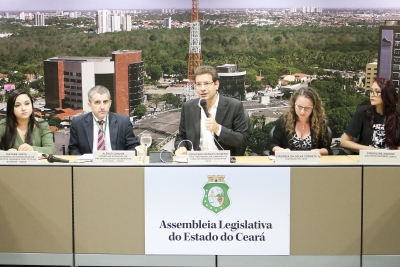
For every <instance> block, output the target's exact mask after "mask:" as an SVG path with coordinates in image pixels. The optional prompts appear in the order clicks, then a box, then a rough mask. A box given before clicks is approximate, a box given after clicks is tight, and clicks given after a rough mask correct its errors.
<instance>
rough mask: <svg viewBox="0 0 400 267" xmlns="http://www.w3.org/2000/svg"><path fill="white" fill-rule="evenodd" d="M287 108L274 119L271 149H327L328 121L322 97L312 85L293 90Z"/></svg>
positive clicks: (320, 151)
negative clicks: (275, 120)
mask: <svg viewBox="0 0 400 267" xmlns="http://www.w3.org/2000/svg"><path fill="white" fill-rule="evenodd" d="M289 103H290V108H289V110H288V111H287V112H286V113H285V114H283V115H282V116H281V117H280V118H279V119H278V120H277V122H276V126H275V129H274V133H273V136H272V140H271V150H272V151H273V152H275V151H278V150H317V151H318V153H319V154H320V155H327V154H329V153H330V144H329V134H328V122H327V118H326V116H325V111H324V108H323V106H322V101H321V98H320V97H319V95H318V93H317V92H316V91H315V90H314V89H313V88H311V87H308V88H302V89H299V90H297V91H296V92H294V93H293V95H292V97H291V98H290V100H289Z"/></svg>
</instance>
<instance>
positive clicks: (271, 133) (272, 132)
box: [269, 126, 275, 140]
mask: <svg viewBox="0 0 400 267" xmlns="http://www.w3.org/2000/svg"><path fill="white" fill-rule="evenodd" d="M274 131H275V126H274V127H272V129H271V131H270V132H269V140H272V136H273V135H274Z"/></svg>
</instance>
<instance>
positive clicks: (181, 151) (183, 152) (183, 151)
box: [175, 146, 187, 156]
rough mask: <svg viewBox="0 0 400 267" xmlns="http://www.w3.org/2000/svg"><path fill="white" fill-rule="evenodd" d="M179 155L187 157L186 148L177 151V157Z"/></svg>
mask: <svg viewBox="0 0 400 267" xmlns="http://www.w3.org/2000/svg"><path fill="white" fill-rule="evenodd" d="M179 155H187V149H186V147H183V146H181V147H180V148H178V149H177V150H175V156H179Z"/></svg>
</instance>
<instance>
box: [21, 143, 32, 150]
mask: <svg viewBox="0 0 400 267" xmlns="http://www.w3.org/2000/svg"><path fill="white" fill-rule="evenodd" d="M18 151H33V147H32V146H31V145H28V144H25V143H23V144H22V145H20V146H19V147H18Z"/></svg>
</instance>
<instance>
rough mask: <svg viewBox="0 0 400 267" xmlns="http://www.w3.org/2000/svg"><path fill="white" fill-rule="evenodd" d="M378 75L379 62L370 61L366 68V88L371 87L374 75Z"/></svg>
mask: <svg viewBox="0 0 400 267" xmlns="http://www.w3.org/2000/svg"><path fill="white" fill-rule="evenodd" d="M377 75H378V62H371V63H368V64H367V66H366V68H365V90H369V89H371V85H372V84H373V83H374V77H375V76H377Z"/></svg>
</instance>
